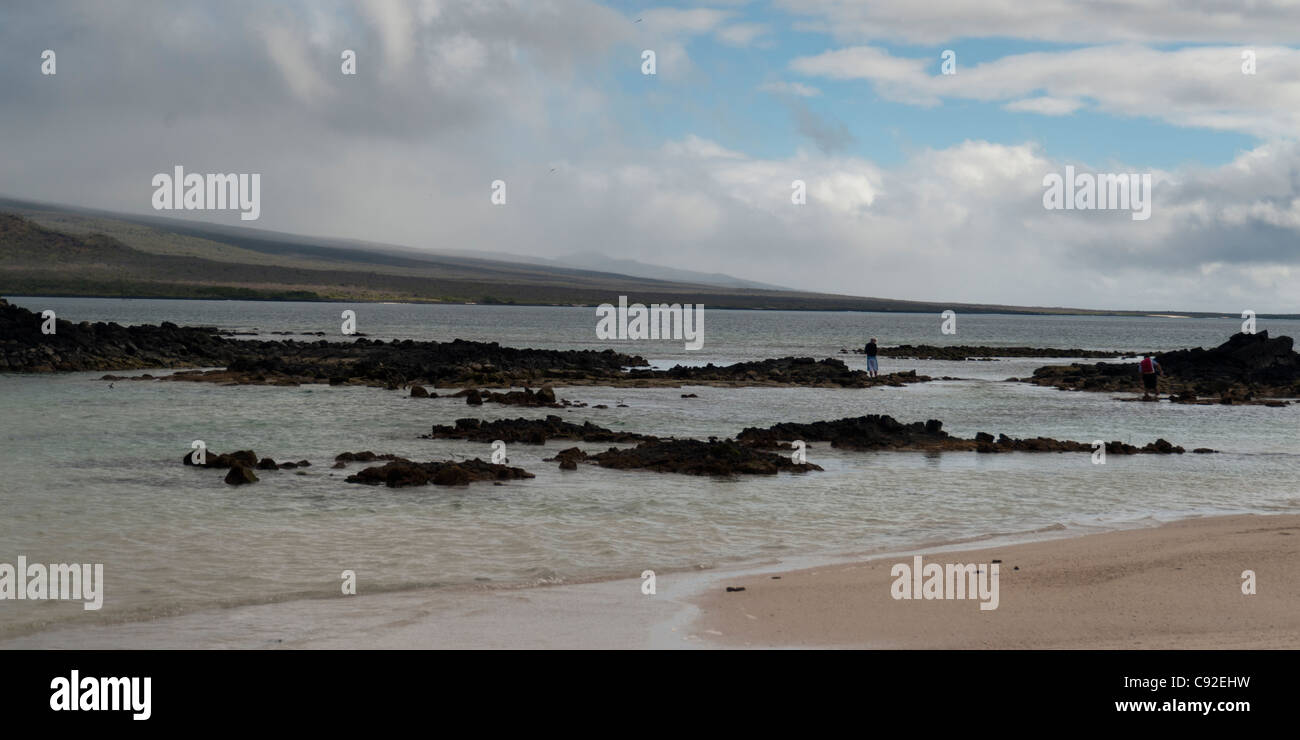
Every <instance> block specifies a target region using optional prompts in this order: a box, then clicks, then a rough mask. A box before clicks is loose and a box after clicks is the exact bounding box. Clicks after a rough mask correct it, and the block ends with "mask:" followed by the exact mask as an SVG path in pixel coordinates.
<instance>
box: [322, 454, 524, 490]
mask: <svg viewBox="0 0 1300 740" xmlns="http://www.w3.org/2000/svg"><path fill="white" fill-rule="evenodd" d="M533 477H535V476H533V474H532V473H529V472H528V471H526V470H524V469H523V468H512V467H509V466H507V465H497V464H495V463H490V462H484V461H482V460H480V459H478V458H475V459H473V460H461V461H458V462H453V461H444V462H427V463H418V462H412V461H410V460H406V459H403V458H399V459H397V460H394V461H392V462H389V463H386V464H384V465H382V466H379V467H372V468H366V469H364V470H362V471H360V472H358V473H357V474H356V475H350V476H348V478H347V482H348V483H364V484H367V485H372V486H377V485H380V484H383V485H386V486H388V487H389V488H403V487H406V486H423V485H428V484H430V483H432V484H433V485H436V486H463V485H468V484H469V483H472V482H474V481H500V480H517V479H521V478H533Z"/></svg>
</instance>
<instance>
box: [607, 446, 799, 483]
mask: <svg viewBox="0 0 1300 740" xmlns="http://www.w3.org/2000/svg"><path fill="white" fill-rule="evenodd" d="M587 459H588V460H589V461H591V462H595V463H596V464H597V465H600V466H601V467H603V468H616V469H619V470H629V469H641V470H654V471H656V472H660V473H684V474H686V475H736V474H739V473H743V474H749V475H775V474H776V473H777V472H778V471H782V470H788V471H793V472H806V471H809V470H821V469H822V468H821V467H820V466H818V465H814V464H812V463H796V462H793V461H792V460H791V459H790V458H788V457H786V456H784V455H778V454H776V453H772V452H762V451H759V450H756V449H754V448H752V447H749V446H746V445H742V444H739V443H737V442H734V441H731V440H716V439H710V440H709V441H707V442H704V441H701V440H698V439H669V440H659V439H651V440H646V441H644V442H641V443H640V444H638V445H637V446H636V447H632V448H629V449H618V448H615V447H611V448H610V449H608V450H606V451H605V452H600V453H597V454H595V455H588V456H587Z"/></svg>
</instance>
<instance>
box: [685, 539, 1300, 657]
mask: <svg viewBox="0 0 1300 740" xmlns="http://www.w3.org/2000/svg"><path fill="white" fill-rule="evenodd" d="M914 554H915V553H907V554H905V555H902V556H899V557H889V558H882V559H873V560H870V561H866V562H860V563H854V564H845V565H835V566H829V567H819V568H811V569H806V570H800V571H796V572H787V573H783V574H780V579H779V580H774V579H773V578H772V577H771V576H770V575H763V576H756V577H747V578H740V579H732V580H730V581H728V582H727V585H729V586H736V587H744V588H745V591H743V592H732V593H727V592H725V591H724V590H722V589H716V588H715V589H713V590H711V591H710V592H709V593H708V594H706V595H704V596H703V597H701V598H699V599H697V600H696V603H697V604H698V606H700V608H701V611H702V617H701V619H700V620H699V621H698V622H697V623H695V624H694V625H693V627H694V628H695V629H697V630H703V631H709V632H711V633H712V634H714V635H715V637H713V640H714V641H715V642H717V643H720V644H724V645H730V646H736V647H864V648H955V649H970V648H993V649H1018V648H1103V649H1112V648H1124V649H1128V648H1207V649H1213V648H1234V649H1235V648H1292V649H1294V648H1298V647H1300V516H1296V515H1279V516H1253V515H1251V516H1227V517H1213V518H1204V519H1189V520H1183V521H1179V522H1174V523H1170V524H1166V525H1163V526H1159V527H1155V528H1150V529H1139V530H1125V531H1119V532H1107V533H1099V534H1093V535H1087V536H1084V537H1077V538H1073V539H1060V540H1052V541H1046V542H1034V543H1028V544H1018V545H1011V546H1006V547H994V548H981V549H976V550H969V549H968V550H964V551H952V552H943V553H934V554H930V555H927V556H925V559H924V562H935V563H979V564H991V563H992V561H993V560H994V559H998V560H1001V561H1002V563H1001V565H1000V566H999V567H1000V572H999V578H998V582H999V603H998V606H997V608H996V609H990V610H981V609H980V608H979V604H980V601H979V600H978V599H974V600H972V599H964V600H956V599H953V600H939V599H935V600H925V599H911V600H908V599H895V598H893V596H892V595H891V586H892V585H893V584H894V582H895V580H896V579H895V578H894V577H893V576H891V568H892V566H893V565H894V564H895V563H908V564H911V563H912V557H913V555H914ZM1016 568H1018V569H1019V570H1016ZM1245 570H1253V571H1254V572H1255V575H1256V594H1255V595H1253V596H1248V595H1245V594H1243V592H1242V584H1243V579H1242V572H1243V571H1245ZM990 603H991V602H990Z"/></svg>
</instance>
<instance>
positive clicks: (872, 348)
mask: <svg viewBox="0 0 1300 740" xmlns="http://www.w3.org/2000/svg"><path fill="white" fill-rule="evenodd" d="M866 351H867V374H868V375H870V376H871V377H873V378H878V377H880V364H879V363H878V362H877V361H876V353H877V352H878V351H879V348H878V347H877V346H876V338H875V337H872V338H871V341H870V342H867V350H866Z"/></svg>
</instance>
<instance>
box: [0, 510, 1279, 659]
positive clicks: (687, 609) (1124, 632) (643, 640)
mask: <svg viewBox="0 0 1300 740" xmlns="http://www.w3.org/2000/svg"><path fill="white" fill-rule="evenodd" d="M1291 536H1294V537H1295V539H1289V537H1291ZM1279 545H1280V547H1279ZM917 554H921V555H925V556H933V555H939V554H943V555H952V556H953V557H954V558H955V559H957V560H958V561H961V562H980V563H987V562H989V561H990V560H991V559H993V558H998V559H1001V560H1002V562H1003V564H1004V565H1003V568H1004V570H1005V572H1004V573H1002V575H1001V579H1000V583H1001V599H1000V605H999V608H998V609H997V610H994V611H987V612H985V611H981V610H980V609H979V608H978V607H977V604H976V603H975V602H972V601H970V600H965V601H920V600H917V601H897V600H894V599H892V598H891V597H890V596H889V585H890V582H891V581H892V580H893V579H892V578H891V577H890V575H889V570H890V566H891V565H892V564H893V563H895V562H909V561H910V560H911V558H912V556H914V555H917ZM957 556H961V557H960V558H957ZM927 559H929V558H927ZM940 562H942V561H940ZM1296 562H1300V514H1270V515H1259V514H1234V515H1222V516H1208V517H1193V518H1184V519H1178V520H1174V521H1169V522H1164V523H1160V524H1157V525H1155V526H1142V525H1141V524H1140V523H1133V525H1132V526H1130V527H1129V528H1124V529H1105V530H1103V531H1097V532H1082V533H1079V532H1070V531H1068V530H1065V529H1063V528H1062V529H1057V528H1054V527H1049V528H1043V529H1040V530H1035V531H1031V532H1023V533H1016V534H1001V535H992V536H989V537H981V538H978V539H976V540H962V541H957V542H948V543H931V544H928V545H921V546H918V547H916V548H914V549H909V550H907V551H905V552H881V553H870V554H859V555H856V556H838V557H836V556H804V557H798V556H796V557H791V558H783V559H780V560H777V561H765V562H761V563H751V564H748V565H735V566H727V567H723V568H720V569H716V570H712V569H711V570H707V571H693V570H683V571H676V572H670V571H662V572H659V573H658V574H657V576H656V593H655V594H654V595H646V594H643V593H642V591H641V586H642V581H641V580H640V579H628V578H616V579H608V580H594V581H588V582H581V583H566V584H559V585H546V586H521V587H518V588H502V589H485V590H481V591H469V590H459V589H414V590H410V591H396V592H386V593H379V594H370V595H367V594H365V593H364V588H363V589H362V594H361V595H359V596H355V597H349V598H320V599H306V600H294V601H284V602H273V603H267V604H260V605H251V606H240V607H232V608H225V609H204V610H199V611H195V612H191V613H187V614H183V615H179V616H171V617H160V618H156V619H151V620H145V621H135V622H120V623H108V624H94V625H77V626H68V627H63V628H54V629H49V630H44V631H41V632H36V633H31V634H27V635H21V636H16V637H13V638H8V639H5V640H2V641H0V650H4V649H51V648H53V649H68V648H90V649H105V648H111V649H132V648H140V649H154V648H161V649H179V648H216V649H220V648H226V649H229V648H235V649H263V648H271V649H276V648H306V649H350V648H370V649H399V648H431V649H479V648H485V649H536V648H561V649H697V648H742V649H743V648H939V649H943V648H957V649H969V648H1010V649H1017V648H1101V649H1123V648H1296V647H1300V609H1298V608H1297V607H1300V572H1288V569H1292V568H1293V566H1292V565H1288V563H1290V564H1294V563H1296ZM1125 566H1127V568H1125ZM1014 567H1019V568H1020V570H1019V571H1015V570H1012V568H1014ZM1244 569H1253V570H1255V571H1256V573H1257V575H1258V583H1259V586H1258V589H1259V593H1258V594H1257V595H1254V596H1245V595H1243V594H1242V593H1241V588H1240V586H1241V580H1240V572H1241V571H1242V570H1244ZM1126 570H1127V571H1129V572H1125V571H1126ZM774 576H775V578H774ZM728 586H733V587H734V586H741V587H744V588H745V591H743V592H734V593H733V592H726V591H725V587H728ZM1143 594H1145V596H1141V595H1143ZM1138 596H1141V598H1138Z"/></svg>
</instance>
